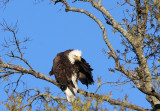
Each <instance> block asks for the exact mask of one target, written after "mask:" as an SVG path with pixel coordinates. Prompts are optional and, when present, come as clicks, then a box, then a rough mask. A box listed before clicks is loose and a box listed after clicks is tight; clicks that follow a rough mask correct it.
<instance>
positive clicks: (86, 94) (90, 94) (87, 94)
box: [78, 89, 152, 111]
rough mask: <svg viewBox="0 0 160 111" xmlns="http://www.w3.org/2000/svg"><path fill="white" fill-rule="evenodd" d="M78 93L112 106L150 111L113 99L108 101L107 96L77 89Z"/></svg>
mask: <svg viewBox="0 0 160 111" xmlns="http://www.w3.org/2000/svg"><path fill="white" fill-rule="evenodd" d="M78 92H79V93H80V94H82V95H84V96H87V97H93V98H101V99H102V100H103V101H107V102H109V103H110V104H112V105H120V106H123V107H127V108H131V109H134V110H138V111H152V110H150V109H146V108H143V107H140V106H136V105H134V104H131V103H127V102H123V101H118V100H115V99H110V98H109V97H108V96H102V95H98V94H94V93H90V92H85V91H83V90H81V89H79V90H78Z"/></svg>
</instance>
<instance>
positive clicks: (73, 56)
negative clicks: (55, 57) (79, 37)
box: [68, 50, 82, 64]
mask: <svg viewBox="0 0 160 111" xmlns="http://www.w3.org/2000/svg"><path fill="white" fill-rule="evenodd" d="M81 56H82V52H81V51H80V50H72V51H71V52H69V54H68V59H69V60H70V62H71V63H72V64H74V63H75V61H76V60H78V61H81Z"/></svg>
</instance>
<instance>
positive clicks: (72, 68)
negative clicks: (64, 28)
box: [49, 50, 94, 102]
mask: <svg viewBox="0 0 160 111" xmlns="http://www.w3.org/2000/svg"><path fill="white" fill-rule="evenodd" d="M81 55H82V52H81V51H80V50H66V51H64V52H60V53H58V54H57V55H56V57H55V58H54V60H53V66H52V69H51V71H50V72H49V75H50V76H51V75H53V74H54V75H55V79H56V81H57V82H58V83H59V85H60V88H61V90H62V91H63V92H64V93H65V94H66V97H67V100H68V101H69V102H73V101H74V100H75V94H76V93H77V90H78V84H77V80H80V81H81V83H82V84H85V85H86V86H87V88H88V85H89V84H92V83H94V81H93V76H92V70H93V69H92V68H91V67H90V65H89V64H88V63H87V62H86V61H85V59H83V58H82V57H81Z"/></svg>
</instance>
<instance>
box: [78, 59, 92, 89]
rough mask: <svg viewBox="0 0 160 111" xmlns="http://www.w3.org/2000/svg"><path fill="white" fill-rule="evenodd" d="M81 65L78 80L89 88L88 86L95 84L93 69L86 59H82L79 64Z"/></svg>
mask: <svg viewBox="0 0 160 111" xmlns="http://www.w3.org/2000/svg"><path fill="white" fill-rule="evenodd" d="M77 65H79V75H78V79H79V80H80V81H81V83H82V84H85V85H86V86H87V87H88V84H92V83H94V81H93V76H92V70H93V69H92V68H91V66H90V65H89V64H88V63H87V62H86V61H85V59H83V58H82V59H81V62H78V63H77Z"/></svg>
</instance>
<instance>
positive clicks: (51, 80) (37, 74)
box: [0, 63, 58, 86]
mask: <svg viewBox="0 0 160 111" xmlns="http://www.w3.org/2000/svg"><path fill="white" fill-rule="evenodd" d="M0 67H3V68H6V69H12V70H15V71H18V72H22V73H27V74H30V75H33V76H35V77H36V78H39V79H43V80H46V81H48V82H51V83H53V84H55V85H57V86H58V83H57V82H56V81H55V80H53V79H51V78H49V77H47V76H45V75H44V74H43V73H39V72H37V71H33V70H31V69H30V70H28V69H26V68H23V67H21V66H19V65H15V66H12V65H9V64H5V63H2V64H0Z"/></svg>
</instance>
